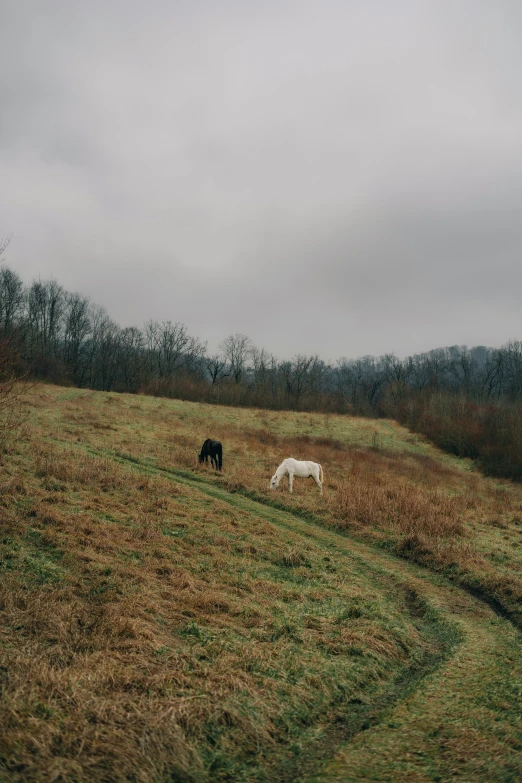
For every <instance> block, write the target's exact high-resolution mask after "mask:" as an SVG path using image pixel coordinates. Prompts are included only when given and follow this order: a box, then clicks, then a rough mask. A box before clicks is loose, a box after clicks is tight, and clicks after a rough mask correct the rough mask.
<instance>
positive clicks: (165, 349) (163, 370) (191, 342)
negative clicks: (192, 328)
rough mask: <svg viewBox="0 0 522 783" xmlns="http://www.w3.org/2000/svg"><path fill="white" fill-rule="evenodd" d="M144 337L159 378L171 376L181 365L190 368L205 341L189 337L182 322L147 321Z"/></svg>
mask: <svg viewBox="0 0 522 783" xmlns="http://www.w3.org/2000/svg"><path fill="white" fill-rule="evenodd" d="M145 339H146V343H147V346H148V349H149V351H151V353H152V357H153V360H154V361H155V364H156V372H157V374H158V376H159V377H160V378H170V377H172V376H173V375H174V373H175V372H176V371H177V370H179V369H180V368H181V367H184V368H186V369H192V368H193V367H194V366H195V365H196V364H197V362H198V360H199V359H201V358H202V357H203V356H204V353H205V347H206V345H205V343H202V342H201V341H200V340H199V339H198V338H197V337H191V336H190V335H189V333H188V331H187V327H186V326H185V325H184V324H182V323H174V324H173V323H172V322H171V321H163V322H162V323H158V322H157V321H149V322H148V323H147V324H146V325H145Z"/></svg>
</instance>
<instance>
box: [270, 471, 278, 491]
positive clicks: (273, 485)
mask: <svg viewBox="0 0 522 783" xmlns="http://www.w3.org/2000/svg"><path fill="white" fill-rule="evenodd" d="M278 486H279V476H278V475H277V473H274V475H273V476H272V478H271V479H270V487H269V488H270V489H276V488H277V487H278Z"/></svg>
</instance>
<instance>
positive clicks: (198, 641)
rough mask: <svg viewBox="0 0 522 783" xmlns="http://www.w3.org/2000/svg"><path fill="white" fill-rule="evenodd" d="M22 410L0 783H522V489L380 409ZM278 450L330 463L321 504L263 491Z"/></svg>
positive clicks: (4, 545)
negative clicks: (206, 453)
mask: <svg viewBox="0 0 522 783" xmlns="http://www.w3.org/2000/svg"><path fill="white" fill-rule="evenodd" d="M24 405H25V410H26V413H27V416H26V420H25V423H24V427H23V431H22V433H21V436H20V438H19V439H18V440H17V442H16V443H13V444H12V445H11V447H10V448H9V449H8V450H7V452H6V453H4V454H3V457H2V462H3V464H2V476H1V490H2V496H1V501H0V502H1V505H0V513H1V519H2V538H1V549H0V574H1V583H0V584H1V588H0V609H1V614H0V639H1V641H0V645H1V646H0V651H1V660H0V684H1V689H2V690H1V692H2V699H1V706H0V725H1V726H2V727H3V730H2V732H1V734H0V780H2V781H3V780H5V781H78V782H79V781H140V782H141V781H143V783H149V782H150V783H156V781H157V782H158V783H159V781H171V782H172V783H174V782H175V781H180V782H181V781H186V782H187V783H188V782H189V781H193V782H194V783H197V782H198V781H214V780H233V781H277V780H280V781H286V780H288V781H290V780H303V781H312V780H318V781H319V780H320V781H327V780H328V781H330V780H339V781H341V780H343V781H344V780H346V781H348V780H354V781H355V780H364V779H369V780H370V779H371V780H394V779H398V780H412V781H413V780H416V781H422V780H453V779H454V776H455V775H456V774H459V775H461V776H462V779H465V780H484V781H491V780H502V781H504V780H505V781H510V780H513V781H514V780H516V779H518V776H519V774H520V772H521V770H522V767H521V758H522V757H521V753H522V726H521V718H520V709H519V705H520V697H521V695H522V686H520V685H518V684H517V683H521V682H522V678H521V674H522V671H521V669H522V663H521V661H522V659H521V657H520V634H519V631H518V630H517V627H516V626H517V625H519V624H520V618H521V617H522V615H521V609H522V604H521V597H522V578H521V570H522V556H521V554H520V542H521V534H522V490H521V489H519V488H518V487H517V486H515V485H511V484H509V483H506V482H504V483H503V484H498V483H495V482H493V481H491V480H488V479H484V478H483V477H481V476H480V475H479V474H478V473H476V472H475V471H473V470H472V468H471V466H470V464H469V463H465V462H463V461H459V460H456V459H455V458H452V457H449V456H447V455H443V454H441V453H440V452H438V451H437V450H436V449H435V448H433V447H432V446H430V445H429V444H427V443H426V442H424V441H423V440H422V438H419V437H417V436H412V435H411V434H410V433H408V431H406V430H405V429H403V428H401V427H400V426H399V425H397V424H396V423H394V422H391V421H370V420H364V419H354V418H348V417H340V416H333V415H332V416H325V415H322V414H302V413H300V414H297V413H295V414H294V413H287V412H281V413H275V412H267V411H249V410H244V409H237V410H236V409H231V408H219V407H217V406H207V405H202V404H197V403H184V402H180V401H168V400H164V399H162V400H158V399H154V398H147V397H136V396H131V395H117V394H103V393H96V392H91V391H85V390H76V389H74V390H73V389H63V388H58V387H52V386H40V387H37V388H35V389H33V390H32V391H31V392H30V393H29V394H28V395H27V396H26V398H25V401H24ZM207 437H214V438H219V439H220V440H222V442H223V444H224V471H223V474H222V475H217V474H215V473H213V472H212V471H211V470H210V469H209V468H207V467H205V466H203V467H201V466H199V465H197V451H198V449H199V447H200V445H201V443H202V442H203V440H204V439H205V438H207ZM287 456H294V457H296V458H303V459H305V458H309V459H314V460H316V461H319V462H321V463H322V465H323V468H324V472H325V494H324V496H323V497H321V496H319V493H318V491H317V487H316V486H315V485H314V484H313V483H312V482H306V481H303V480H301V481H299V480H297V479H296V482H295V492H294V495H292V496H290V495H289V494H288V491H287V489H286V487H283V484H282V485H281V487H280V489H279V490H278V491H277V492H271V491H269V490H268V482H269V479H270V476H271V475H272V473H273V472H274V470H275V468H276V467H277V465H278V464H279V462H280V461H281V460H282V459H283V458H284V457H287ZM487 602H489V604H490V605H488V603H487ZM491 607H493V608H491ZM494 610H495V611H494ZM501 615H504V616H505V617H507V618H509V619H504V618H503V617H502V616H501Z"/></svg>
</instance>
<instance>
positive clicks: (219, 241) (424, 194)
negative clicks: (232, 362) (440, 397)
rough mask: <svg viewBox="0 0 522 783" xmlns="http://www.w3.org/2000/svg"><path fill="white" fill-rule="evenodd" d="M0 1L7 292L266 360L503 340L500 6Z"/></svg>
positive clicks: (513, 183)
mask: <svg viewBox="0 0 522 783" xmlns="http://www.w3.org/2000/svg"><path fill="white" fill-rule="evenodd" d="M4 6H5V10H3V11H2V13H3V16H4V19H3V22H2V28H3V30H4V31H7V32H8V35H7V36H5V43H3V44H2V47H1V49H0V106H2V109H3V110H2V112H1V114H0V177H1V182H2V188H1V191H0V235H3V234H7V233H11V232H12V233H13V234H14V239H13V242H12V245H11V247H10V248H9V253H8V255H7V256H6V261H7V262H8V264H9V265H11V266H12V267H13V268H16V269H17V271H18V272H19V273H20V274H21V275H22V277H23V278H24V279H25V280H26V281H29V280H30V279H31V278H32V277H36V276H40V277H42V278H45V277H49V276H54V277H55V278H57V279H58V280H59V281H60V282H61V283H62V284H63V285H64V286H65V287H66V288H68V289H70V290H79V291H82V292H83V293H86V294H88V295H90V296H91V297H92V298H93V299H94V300H95V301H96V302H98V303H100V304H103V305H104V306H106V307H107V309H108V310H109V312H110V313H111V315H112V316H113V317H114V318H115V320H117V321H119V322H120V323H122V324H125V325H126V324H131V323H132V324H134V323H135V324H138V325H139V324H141V323H143V321H145V320H147V319H148V318H161V319H167V318H170V319H172V320H181V321H184V322H185V323H186V324H187V326H188V327H189V329H190V330H191V332H192V333H194V334H197V335H198V336H199V337H201V338H202V339H207V340H208V341H209V345H210V347H211V348H215V347H217V344H218V343H219V341H220V340H222V339H223V338H224V337H225V336H226V335H227V334H229V333H231V332H237V331H240V332H244V333H246V334H248V335H250V336H251V337H252V339H253V340H254V341H255V342H256V343H257V344H259V345H264V346H265V347H266V348H268V349H269V350H270V351H272V352H274V353H276V354H278V355H279V356H288V355H292V354H293V353H296V352H318V353H319V354H320V355H321V356H323V357H324V358H335V357H338V356H341V355H347V356H358V355H361V354H364V353H374V354H381V353H384V352H387V351H391V350H394V351H396V352H397V353H399V354H401V355H405V354H407V353H410V352H413V351H422V350H429V349H430V348H433V347H436V346H440V345H445V344H453V343H467V344H470V345H471V344H478V343H485V344H488V345H499V344H501V343H503V342H505V341H506V340H508V339H509V338H511V337H520V305H519V303H518V301H517V299H518V297H517V293H516V292H517V291H518V290H519V289H520V285H521V284H522V265H521V264H520V263H519V255H520V249H521V246H522V242H521V239H522V236H521V233H522V228H521V226H522V200H521V198H520V196H521V191H522V146H521V145H520V138H522V86H521V83H520V78H519V74H520V72H521V65H522V62H521V60H522V53H521V50H520V46H519V39H520V28H521V22H522V12H521V11H520V9H519V6H518V5H517V4H515V3H514V2H508V0H503V1H502V0H501V1H499V2H498V3H495V4H491V3H485V2H482V0H464V2H461V3H458V4H455V3H452V2H451V0H433V1H432V2H429V1H427V2H425V3H422V4H420V3H417V2H414V1H413V0H409V1H408V0H397V1H396V2H388V1H387V0H386V2H385V0H370V2H362V0H352V2H341V1H340V0H338V1H336V0H325V2H323V3H312V2H278V3H275V2H263V3H261V2H260V3H248V4H247V3H239V2H224V3H220V4H215V3H211V2H208V1H207V2H203V0H200V1H199V2H198V1H197V0H196V1H195V2H191V3H188V2H176V3H172V2H167V0H163V1H161V0H152V2H148V3H145V2H138V1H137V0H136V1H135V2H123V0H120V1H119V2H118V1H117V0H112V2H101V0H99V1H98V0H93V2H91V3H83V2H78V1H74V0H70V1H69V2H64V0H61V2H58V1H56V2H46V3H45V4H44V3H38V2H36V1H35V0H32V1H31V0H8V1H7V3H4Z"/></svg>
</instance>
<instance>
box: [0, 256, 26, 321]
mask: <svg viewBox="0 0 522 783" xmlns="http://www.w3.org/2000/svg"><path fill="white" fill-rule="evenodd" d="M23 305H24V286H23V283H22V281H21V279H20V278H19V277H18V275H17V274H16V273H15V272H12V271H11V270H10V269H8V268H7V267H1V268H0V331H1V332H2V334H4V335H10V334H12V333H13V332H14V330H15V327H16V326H17V325H18V324H19V322H20V321H21V318H22V313H23Z"/></svg>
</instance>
